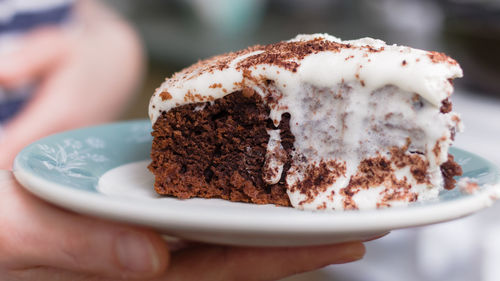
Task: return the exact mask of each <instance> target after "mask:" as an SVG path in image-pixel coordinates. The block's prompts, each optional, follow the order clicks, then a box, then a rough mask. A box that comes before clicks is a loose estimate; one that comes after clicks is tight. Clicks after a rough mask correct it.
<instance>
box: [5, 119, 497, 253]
mask: <svg viewBox="0 0 500 281" xmlns="http://www.w3.org/2000/svg"><path fill="white" fill-rule="evenodd" d="M150 131H151V124H150V122H149V121H148V120H137V121H128V122H121V123H113V124H107V125H102V126H97V127H89V128H84V129H79V130H74V131H68V132H63V133H60V134H56V135H52V136H49V137H46V138H44V139H41V140H39V141H37V142H35V143H33V144H31V145H29V146H28V147H26V148H25V149H24V150H22V151H21V152H20V153H19V155H18V156H17V158H16V160H15V163H14V175H15V177H16V178H17V180H18V181H19V182H20V183H21V184H22V185H23V186H24V187H26V188H27V189H28V190H29V191H31V192H32V193H33V194H35V195H36V196H38V197H40V198H42V199H44V200H46V201H49V202H51V203H53V204H55V205H58V206H60V207H63V208H67V209H69V210H73V211H76V212H80V213H83V214H87V215H92V216H97V217H101V218H106V219H111V220H117V221H122V222H127V223H132V224H137V225H143V226H147V227H152V228H154V229H157V230H159V231H161V232H162V233H164V234H166V235H169V236H173V237H178V238H182V239H189V240H195V241H202V242H209V243H218V244H231V245H247V246H301V245H319V244H329V243H336V242H342V241H351V240H363V239H366V238H368V237H371V236H374V235H377V234H381V233H385V232H387V231H391V230H395V229H400V228H407V227H414V226H421V225H427V224H433V223H438V222H443V221H448V220H452V219H457V218H460V217H463V216H466V215H469V214H472V213H474V212H477V211H479V210H481V209H484V208H486V207H488V206H490V205H491V204H492V203H493V202H494V201H495V200H496V199H497V198H499V197H500V192H499V189H500V172H499V169H498V168H497V167H496V166H494V165H493V164H492V163H490V162H489V161H487V160H485V159H483V158H481V157H479V156H476V155H474V154H472V153H469V152H467V151H464V150H461V149H457V148H454V149H452V150H451V153H452V154H453V155H454V156H455V159H456V160H457V161H458V162H459V164H461V165H462V168H463V170H464V175H463V177H468V178H470V179H473V180H474V181H476V182H477V183H478V184H479V186H480V187H479V189H478V190H477V191H476V192H475V193H473V194H467V193H462V192H460V191H459V190H458V188H455V189H454V190H452V191H445V192H443V193H442V194H440V195H439V198H438V199H437V200H434V201H429V202H423V203H412V204H410V205H409V206H408V207H394V208H388V209H379V210H369V211H328V212H325V211H323V212H320V211H315V212H314V211H301V210H297V209H293V208H289V207H276V206H274V205H255V204H247V203H235V202H228V201H224V200H219V199H188V200H180V199H176V198H170V197H159V196H157V195H155V193H154V192H153V190H152V184H153V179H152V176H151V175H150V174H149V172H148V171H147V169H146V166H147V164H148V159H149V150H150V147H151V136H150Z"/></svg>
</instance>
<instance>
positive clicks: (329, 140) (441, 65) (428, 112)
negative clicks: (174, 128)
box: [149, 34, 462, 210]
mask: <svg viewBox="0 0 500 281" xmlns="http://www.w3.org/2000/svg"><path fill="white" fill-rule="evenodd" d="M315 38H322V40H325V41H332V42H337V43H342V44H350V45H351V46H352V47H349V48H340V49H339V50H338V51H320V52H317V53H312V54H309V55H306V56H305V57H304V58H303V59H297V58H290V62H295V63H297V64H298V67H297V68H296V71H295V72H294V71H292V70H290V69H286V68H283V67H281V66H278V65H275V64H268V63H260V64H255V65H252V66H250V67H248V68H243V67H238V66H239V64H240V62H242V61H244V60H245V59H247V58H251V57H253V56H258V55H263V53H265V51H262V50H258V51H255V52H250V53H246V54H245V53H244V54H242V55H241V56H239V57H235V58H233V59H232V61H230V62H229V63H228V64H227V66H228V67H226V68H223V69H216V70H214V71H207V70H206V69H205V70H204V71H203V70H202V68H200V69H187V70H184V71H182V72H180V73H177V74H176V75H174V77H172V78H171V79H168V80H167V81H165V83H163V84H162V85H161V86H160V87H159V88H158V89H157V90H156V92H155V94H154V95H153V97H152V98H151V102H150V108H149V114H150V118H151V121H152V122H153V123H154V122H155V121H156V119H157V118H158V116H159V115H160V114H161V112H163V111H168V110H170V109H171V108H173V107H175V106H179V105H183V104H186V103H192V102H200V101H212V100H214V99H218V98H221V97H223V96H225V95H227V94H230V93H232V92H234V91H238V90H242V89H243V88H245V87H251V88H253V89H254V90H255V91H256V92H257V93H258V94H259V95H261V96H262V97H265V96H269V95H270V96H272V97H275V100H277V104H274V105H271V112H270V118H271V119H272V120H273V122H274V123H275V124H279V121H280V119H281V115H282V114H283V113H285V112H288V113H290V115H291V119H290V130H291V132H292V133H293V135H294V136H295V142H294V148H295V151H294V154H293V155H292V156H293V165H292V168H291V169H290V170H289V172H288V174H287V177H286V182H287V185H288V186H293V185H295V184H297V183H299V182H301V181H302V180H303V179H304V177H305V176H307V175H306V174H304V173H306V168H307V165H311V164H312V165H319V163H320V162H321V161H325V162H326V161H336V162H337V163H339V164H342V163H343V164H344V165H345V168H346V171H345V173H344V174H343V175H341V176H339V177H338V178H336V180H335V181H334V183H333V184H331V185H329V186H328V187H327V188H326V190H325V191H322V192H320V193H319V194H317V195H316V196H315V198H314V200H306V199H307V196H306V195H305V194H303V193H301V192H300V191H292V190H289V191H288V195H289V198H290V202H291V203H292V205H293V206H294V207H297V208H303V209H318V208H325V206H326V208H327V209H335V210H341V209H344V207H345V201H344V200H345V198H343V196H341V193H342V192H341V191H342V189H344V188H345V187H346V186H347V185H348V183H349V179H350V178H351V176H353V175H355V174H356V172H357V170H358V165H359V164H360V161H362V160H363V159H366V158H369V157H376V156H384V157H388V158H390V154H389V152H388V151H387V148H388V147H391V146H397V147H402V146H404V145H405V143H406V139H407V137H408V136H409V137H410V138H411V141H412V142H411V145H410V148H409V151H416V152H419V153H421V154H422V156H421V157H422V159H427V160H429V167H428V171H429V172H430V178H429V183H430V184H429V183H426V184H422V183H420V184H417V182H416V181H415V179H414V178H413V175H412V173H411V172H410V169H409V167H405V168H403V169H397V168H396V167H393V168H394V169H395V170H396V173H395V174H396V176H397V178H398V179H399V180H405V181H406V182H408V183H409V184H410V185H411V190H410V191H411V192H413V193H415V194H418V199H419V200H420V199H429V198H435V197H436V196H437V194H438V192H439V190H440V189H441V188H442V186H443V179H442V175H441V171H440V168H439V166H440V165H441V164H442V163H444V162H446V160H447V152H448V148H449V146H450V145H451V142H452V141H451V136H450V128H456V129H457V130H459V129H460V122H459V119H458V118H457V117H458V116H456V114H454V113H449V114H441V113H440V112H439V107H440V106H441V102H442V100H444V99H446V98H447V97H448V96H450V95H451V93H452V91H453V86H452V85H451V83H450V82H449V81H448V79H453V78H456V77H461V76H462V70H461V69H460V67H459V65H458V64H457V63H456V62H454V61H453V60H451V59H449V58H444V59H443V58H442V57H441V59H439V60H436V59H435V60H434V61H433V59H432V55H433V53H430V52H427V51H423V50H417V49H412V48H409V47H404V46H397V45H386V44H385V42H383V41H380V40H375V39H371V38H362V39H358V40H351V41H341V40H340V39H338V38H336V37H333V36H330V35H327V34H312V35H298V36H297V37H296V38H294V39H292V40H290V41H289V42H295V41H309V40H312V39H315ZM366 46H370V47H371V48H373V49H376V50H375V51H370V50H369V49H368V48H367V47H366ZM381 48H383V50H382V49H381ZM245 70H250V71H251V74H250V75H251V76H252V77H254V78H255V79H248V72H247V73H246V74H245V75H244V71H245ZM262 78H264V79H268V80H272V81H273V82H274V83H273V84H271V85H268V86H264V85H262ZM387 85H392V86H387ZM162 93H168V98H164V97H162ZM417 94H418V95H417ZM186 95H188V96H190V97H191V98H188V99H187V98H186ZM278 97H279V98H278ZM418 97H421V98H418ZM388 113H392V115H391V116H389V117H387V116H386V115H387V114H388ZM269 134H270V136H271V137H270V140H269V144H268V149H267V150H268V152H267V155H266V169H275V170H277V171H279V173H274V174H273V173H271V174H270V176H269V177H268V178H266V179H264V180H265V181H266V182H268V183H270V184H271V183H276V182H277V181H279V178H280V177H279V176H280V175H281V171H282V169H283V163H282V160H280V157H279V154H280V153H279V151H280V150H282V149H283V148H282V147H281V144H280V143H279V131H277V130H274V131H269ZM436 143H438V146H439V148H440V149H439V151H438V152H439V153H438V154H437V156H436V155H435V154H436V153H435V144H436ZM304 158H305V159H307V161H306V162H303V161H302V160H300V159H304ZM332 169H333V168H332ZM332 172H333V170H332ZM433 186H434V188H432V187H433ZM384 189H385V187H384V186H378V187H377V186H374V187H371V188H369V189H359V190H357V193H356V194H355V195H353V196H352V198H351V199H352V201H353V202H354V203H355V204H356V207H357V208H359V209H367V208H374V207H376V206H377V204H382V203H388V204H390V205H395V204H396V205H397V204H404V203H407V201H408V200H407V199H402V200H395V201H394V202H393V201H391V202H386V201H384V202H382V201H381V200H383V196H384V195H387V194H386V193H384ZM332 192H333V194H334V196H332ZM390 192H392V191H390ZM305 201H307V202H305Z"/></svg>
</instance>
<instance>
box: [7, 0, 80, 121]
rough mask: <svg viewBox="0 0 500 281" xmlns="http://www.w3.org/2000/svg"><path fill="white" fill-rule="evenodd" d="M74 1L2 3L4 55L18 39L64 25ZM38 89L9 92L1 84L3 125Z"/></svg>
mask: <svg viewBox="0 0 500 281" xmlns="http://www.w3.org/2000/svg"><path fill="white" fill-rule="evenodd" d="M74 1H75V0H0V53H1V52H2V51H3V50H8V49H11V48H12V46H14V44H15V41H16V39H17V38H19V37H21V36H22V35H23V34H24V33H26V32H29V31H31V30H33V29H34V28H37V27H40V26H44V25H60V24H64V22H66V21H67V20H68V18H69V15H70V12H71V8H72V6H73V4H74ZM0 63H2V62H1V61H0ZM34 88H35V86H34V85H27V86H23V87H21V88H19V89H9V90H7V89H5V88H2V85H0V126H1V124H2V123H4V122H6V121H7V120H9V119H10V118H11V117H13V116H14V115H15V114H16V113H17V112H18V111H19V110H20V109H21V108H22V106H23V105H24V104H25V103H26V101H27V100H28V99H29V97H30V95H31V93H32V92H33V90H34ZM0 129H1V128H0Z"/></svg>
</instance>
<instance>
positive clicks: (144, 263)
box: [116, 233, 159, 273]
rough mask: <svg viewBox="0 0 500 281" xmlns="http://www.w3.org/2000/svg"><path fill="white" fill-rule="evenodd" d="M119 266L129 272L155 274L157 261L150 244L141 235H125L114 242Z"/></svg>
mask: <svg viewBox="0 0 500 281" xmlns="http://www.w3.org/2000/svg"><path fill="white" fill-rule="evenodd" d="M116 253H117V257H118V262H119V263H120V265H121V266H122V267H123V268H124V269H126V270H127V271H130V272H142V273H144V272H156V271H157V270H158V267H159V260H158V256H157V254H156V251H155V250H154V248H153V245H152V244H151V242H150V241H149V240H148V239H147V238H146V237H145V236H142V235H137V234H133V233H125V234H121V235H120V236H118V238H117V240H116Z"/></svg>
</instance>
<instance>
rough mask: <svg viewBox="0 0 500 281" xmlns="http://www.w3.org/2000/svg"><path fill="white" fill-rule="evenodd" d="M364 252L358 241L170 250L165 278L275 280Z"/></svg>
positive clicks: (351, 257)
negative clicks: (169, 259) (169, 261)
mask: <svg viewBox="0 0 500 281" xmlns="http://www.w3.org/2000/svg"><path fill="white" fill-rule="evenodd" d="M364 253H365V248H364V245H363V244H362V243H360V242H350V243H343V244H337V245H330V246H311V247H297V248H244V247H241V248H236V247H222V246H200V247H196V248H191V249H185V250H180V251H178V252H176V253H173V254H172V260H171V265H170V268H169V270H168V272H167V275H166V276H167V278H165V280H276V279H280V278H284V277H286V276H290V275H293V274H296V273H300V272H306V271H310V270H314V269H317V268H321V267H324V266H326V265H329V264H339V263H346V262H351V261H355V260H358V259H361V258H362V257H363V255H364ZM162 280H163V279H162Z"/></svg>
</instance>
